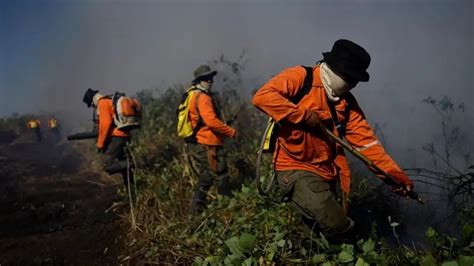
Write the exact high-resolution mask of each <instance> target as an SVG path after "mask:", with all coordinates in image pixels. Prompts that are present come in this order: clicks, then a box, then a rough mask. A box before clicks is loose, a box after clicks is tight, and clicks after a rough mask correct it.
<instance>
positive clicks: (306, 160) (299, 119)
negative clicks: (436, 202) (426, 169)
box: [253, 66, 413, 192]
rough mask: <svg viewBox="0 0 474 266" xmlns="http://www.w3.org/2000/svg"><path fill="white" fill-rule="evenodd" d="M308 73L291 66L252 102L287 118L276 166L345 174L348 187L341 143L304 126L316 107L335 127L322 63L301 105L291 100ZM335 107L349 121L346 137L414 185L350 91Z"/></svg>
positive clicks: (278, 118)
mask: <svg viewBox="0 0 474 266" xmlns="http://www.w3.org/2000/svg"><path fill="white" fill-rule="evenodd" d="M305 76H306V71H305V69H304V68H302V67H301V66H295V67H290V68H287V69H285V70H283V71H282V72H281V73H279V74H278V75H276V76H274V77H273V78H272V79H271V80H270V81H268V82H267V83H266V84H265V85H263V87H261V88H260V89H259V90H258V91H257V93H256V94H255V96H254V98H253V104H254V105H255V106H256V107H257V108H259V109H260V110H262V111H263V112H265V113H267V114H268V115H270V116H271V117H272V118H273V119H274V120H275V121H277V122H281V124H282V126H281V128H280V131H279V135H278V141H277V144H276V145H277V147H276V152H275V155H274V161H275V167H276V170H277V171H286V170H304V171H309V172H312V173H315V174H317V175H319V176H321V177H323V178H325V179H327V180H334V179H338V178H340V180H341V188H342V190H343V191H344V192H349V190H350V172H349V167H348V164H347V160H346V158H345V157H344V155H343V153H342V148H341V147H337V146H336V144H335V143H334V142H333V141H331V140H330V139H328V138H327V137H326V136H325V135H324V134H323V133H321V132H317V131H313V132H310V131H308V130H305V129H304V127H303V126H302V124H303V123H304V121H305V120H306V119H307V118H308V116H309V114H310V112H309V111H312V112H315V113H316V114H317V115H318V116H319V118H320V119H321V121H322V122H323V124H324V125H325V126H327V127H328V128H332V129H333V130H334V132H336V131H335V129H334V126H333V122H332V119H331V113H330V110H329V106H328V103H327V97H326V91H325V89H324V87H323V84H322V81H321V78H320V71H319V66H315V67H314V68H313V83H312V89H311V90H310V92H309V93H308V94H307V95H305V96H304V97H303V98H302V99H301V101H300V102H299V103H298V104H297V105H295V104H293V103H292V102H290V101H289V100H288V99H289V98H291V97H294V96H295V95H297V93H298V92H299V90H300V89H301V88H302V86H303V81H304V78H305ZM335 109H336V113H337V116H338V120H339V121H345V123H346V135H345V138H346V140H347V141H348V142H349V143H350V144H351V145H353V146H354V147H355V148H356V149H357V150H358V151H360V152H361V153H362V154H363V155H365V156H366V157H367V158H368V159H369V160H371V161H373V162H374V163H375V164H376V165H377V166H378V167H380V168H381V169H382V170H384V171H385V172H387V173H388V174H390V175H392V176H393V177H394V178H395V179H396V180H397V181H399V182H401V183H402V184H404V185H410V186H412V185H413V183H412V181H411V180H410V179H409V178H408V177H407V175H406V174H405V173H404V172H403V171H402V170H401V169H400V167H399V166H398V165H397V164H396V163H395V162H394V161H393V160H392V158H390V156H389V155H388V154H387V153H386V152H385V150H384V149H383V147H382V145H381V144H380V143H379V141H378V139H377V137H376V136H375V134H374V132H373V130H372V129H371V128H370V126H369V124H368V122H367V120H366V119H365V116H364V114H363V112H362V110H361V109H360V107H359V105H358V104H357V101H356V100H355V98H354V97H353V96H352V95H351V94H349V95H348V96H347V97H345V98H343V99H341V100H340V101H338V102H336V103H335ZM380 178H384V177H383V176H380Z"/></svg>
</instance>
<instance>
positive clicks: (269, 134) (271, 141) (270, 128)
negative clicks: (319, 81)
mask: <svg viewBox="0 0 474 266" xmlns="http://www.w3.org/2000/svg"><path fill="white" fill-rule="evenodd" d="M302 67H304V69H305V70H306V76H305V78H304V82H303V87H302V88H301V90H300V91H299V92H298V94H297V95H295V97H293V98H291V99H289V100H290V101H291V102H292V103H294V104H298V103H299V102H300V101H301V99H303V97H304V96H305V95H306V94H308V93H309V91H310V90H311V85H312V84H313V68H312V67H306V66H302ZM279 127H280V125H279V124H278V123H276V122H275V120H273V118H269V119H268V122H267V127H266V129H265V132H264V133H263V136H262V142H261V147H262V148H261V150H262V152H263V153H273V152H274V151H275V145H276V140H277V137H278V129H279Z"/></svg>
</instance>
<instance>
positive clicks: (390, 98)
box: [0, 0, 474, 160]
mask: <svg viewBox="0 0 474 266" xmlns="http://www.w3.org/2000/svg"><path fill="white" fill-rule="evenodd" d="M473 13H474V9H473V1H471V0H466V1H461V0H443V1H438V0H403V1H402V0H400V1H395V0H354V1H341V0H331V1H329V0H327V1H319V0H314V1H267V0H260V1H259V0H255V1H231V0H225V1H217V0H215V1H214V0H212V1H210V0H209V1H184V0H176V1H159V0H156V1H152V0H148V1H144V0H135V1H132V0H127V1H125V0H122V1H112V0H83V1H79V0H31V1H26V0H11V1H10V0H0V40H1V41H0V102H1V106H2V108H1V109H0V116H5V115H9V114H11V113H13V112H18V113H26V112H27V113H32V112H44V111H59V112H62V113H65V114H75V115H77V116H74V117H77V118H78V119H79V118H81V119H83V118H85V117H87V118H89V112H90V110H87V109H86V108H85V106H84V105H83V104H82V102H81V99H82V95H83V93H84V91H85V89H87V88H88V87H93V88H98V89H101V90H102V91H104V92H113V91H115V90H121V91H125V92H128V93H133V92H136V91H138V90H141V89H146V88H166V87H168V86H171V85H174V84H176V83H185V82H188V81H189V80H190V79H191V78H192V71H193V70H194V69H195V68H196V67H197V66H198V65H200V64H201V63H203V62H206V61H208V60H211V59H215V58H217V57H218V56H219V55H220V54H224V55H225V56H227V57H228V58H230V59H235V58H237V57H238V56H239V55H240V54H241V52H242V50H243V49H246V51H247V59H248V63H247V65H246V70H245V77H246V86H248V90H247V91H245V92H243V93H245V94H247V95H250V91H251V90H252V89H254V88H255V87H258V86H259V85H261V84H262V83H263V82H264V81H265V80H267V79H268V78H269V77H270V76H271V75H273V74H275V73H277V72H279V71H280V70H282V69H283V68H285V67H288V66H293V65H299V64H306V65H311V64H314V63H315V62H316V60H318V59H320V58H321V52H325V51H329V50H330V49H331V46H332V44H333V42H334V41H335V40H337V39H339V38H347V39H350V40H353V41H355V42H356V43H359V44H360V45H362V46H363V47H365V48H366V49H367V50H368V51H369V53H370V54H371V56H372V63H371V66H370V68H369V73H370V75H371V79H370V81H369V82H368V83H361V84H359V86H358V87H357V88H356V89H355V90H354V94H355V95H356V97H357V98H358V100H359V102H360V104H361V106H362V108H363V109H364V111H365V112H366V115H367V117H368V118H369V121H371V122H372V123H375V122H377V123H379V124H383V125H384V127H383V129H384V131H385V136H386V138H387V142H388V143H390V142H391V143H392V145H388V147H389V148H390V149H393V150H394V152H395V154H394V155H395V157H398V158H399V159H400V160H402V159H403V158H401V157H402V156H401V151H402V150H404V151H406V150H407V149H408V148H410V147H411V148H416V149H419V146H421V145H422V144H423V143H424V142H427V141H429V140H430V139H437V138H439V137H440V135H439V134H440V132H439V124H438V123H439V121H438V120H437V119H438V116H437V114H436V113H435V112H434V111H433V110H432V109H431V108H430V107H429V106H428V105H426V104H422V103H421V100H422V99H424V98H426V97H428V96H433V97H436V98H440V97H442V96H443V95H447V96H449V97H451V98H452V99H453V100H454V101H455V102H458V103H459V102H465V103H466V111H465V114H464V115H461V116H458V117H456V119H458V120H459V121H460V124H462V125H463V126H464V127H465V128H466V130H467V132H472V131H473V130H474V126H473V122H472V121H474V119H472V118H473V116H472V113H473V108H472V104H471V102H472V101H473V100H474V93H473V89H474V88H473V85H474V84H473V77H474V73H473V72H474V67H473V66H474V64H473V59H474V58H473V51H472V50H473V39H474V34H473V33H474V32H473V27H474V26H473V24H474V20H473ZM216 85H217V84H216ZM468 143H469V145H471V146H469V147H470V149H471V150H472V145H473V144H472V143H473V140H472V138H471V139H470V140H468ZM413 145H418V147H414V146H413ZM398 149H399V150H400V152H398ZM397 154H398V155H397Z"/></svg>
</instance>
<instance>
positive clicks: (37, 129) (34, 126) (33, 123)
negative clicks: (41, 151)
mask: <svg viewBox="0 0 474 266" xmlns="http://www.w3.org/2000/svg"><path fill="white" fill-rule="evenodd" d="M26 126H27V127H28V128H29V129H30V131H32V132H34V135H35V136H36V140H37V141H38V142H41V139H42V135H41V122H40V121H39V120H38V119H35V118H32V119H31V120H30V121H28V123H27V124H26Z"/></svg>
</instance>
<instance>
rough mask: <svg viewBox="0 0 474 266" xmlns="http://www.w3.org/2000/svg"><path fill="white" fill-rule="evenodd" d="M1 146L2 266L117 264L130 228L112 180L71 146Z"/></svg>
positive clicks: (11, 143)
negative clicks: (126, 231)
mask: <svg viewBox="0 0 474 266" xmlns="http://www.w3.org/2000/svg"><path fill="white" fill-rule="evenodd" d="M8 140H9V141H4V142H2V143H0V265H32V264H33V265H37V264H41V265H96V264H100V265H116V264H118V254H119V251H120V249H121V246H122V242H123V238H124V232H125V228H124V226H123V225H122V222H121V219H120V215H121V213H123V212H124V210H123V208H122V209H121V208H120V207H115V206H116V205H117V203H120V202H122V201H123V200H122V198H121V197H120V196H119V195H118V194H117V185H116V182H115V181H114V180H113V179H109V178H104V177H103V176H102V175H101V174H100V173H99V172H97V171H93V170H91V169H88V168H89V167H86V166H87V165H89V164H88V163H86V162H85V159H84V157H83V156H81V155H80V154H79V153H78V152H77V150H76V149H74V148H73V147H72V146H71V145H70V144H69V143H56V144H53V143H48V142H45V143H34V142H31V141H30V142H28V141H17V140H13V138H11V137H9V138H8Z"/></svg>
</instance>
